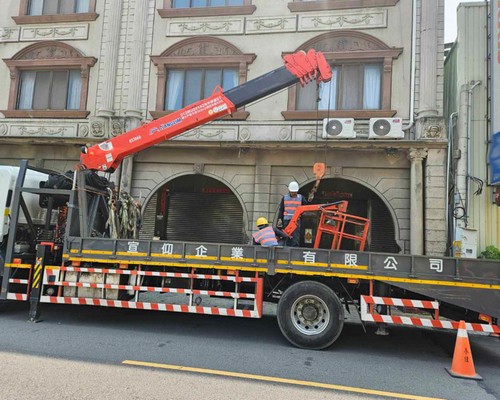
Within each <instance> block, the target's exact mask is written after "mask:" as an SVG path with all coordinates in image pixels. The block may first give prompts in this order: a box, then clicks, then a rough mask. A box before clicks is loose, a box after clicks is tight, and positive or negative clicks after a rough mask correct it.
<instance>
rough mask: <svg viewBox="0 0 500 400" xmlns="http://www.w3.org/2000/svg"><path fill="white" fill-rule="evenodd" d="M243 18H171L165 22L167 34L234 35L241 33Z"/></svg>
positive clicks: (242, 30) (243, 24)
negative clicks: (199, 19)
mask: <svg viewBox="0 0 500 400" xmlns="http://www.w3.org/2000/svg"><path fill="white" fill-rule="evenodd" d="M244 27H245V19H244V18H230V19H221V18H218V19H204V20H201V21H193V20H192V19H187V20H184V19H183V20H177V19H176V20H171V21H169V22H168V24H167V33H166V34H167V36H194V35H235V34H243V32H244Z"/></svg>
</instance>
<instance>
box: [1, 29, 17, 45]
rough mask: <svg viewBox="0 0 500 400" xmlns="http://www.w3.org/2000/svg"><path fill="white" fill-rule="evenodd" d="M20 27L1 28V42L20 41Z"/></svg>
mask: <svg viewBox="0 0 500 400" xmlns="http://www.w3.org/2000/svg"><path fill="white" fill-rule="evenodd" d="M20 30H21V28H20V27H14V28H10V27H9V28H0V43H7V42H17V41H19V32H20Z"/></svg>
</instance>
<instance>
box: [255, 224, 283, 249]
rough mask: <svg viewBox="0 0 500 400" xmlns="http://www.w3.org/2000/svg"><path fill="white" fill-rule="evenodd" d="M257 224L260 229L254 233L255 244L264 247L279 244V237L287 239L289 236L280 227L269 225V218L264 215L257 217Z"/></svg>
mask: <svg viewBox="0 0 500 400" xmlns="http://www.w3.org/2000/svg"><path fill="white" fill-rule="evenodd" d="M255 225H257V228H259V230H258V231H257V232H255V233H254V234H253V235H252V237H253V244H254V245H255V244H260V245H261V246H263V247H272V246H278V245H279V243H278V240H279V239H287V238H288V237H289V236H288V235H287V234H286V233H285V232H283V231H281V230H279V229H278V228H275V227H274V226H269V222H268V220H267V219H266V218H264V217H259V218H257V221H256V223H255Z"/></svg>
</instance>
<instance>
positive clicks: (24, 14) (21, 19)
mask: <svg viewBox="0 0 500 400" xmlns="http://www.w3.org/2000/svg"><path fill="white" fill-rule="evenodd" d="M96 1H97V0H90V4H89V12H86V13H72V14H50V15H49V14H46V15H29V14H28V12H29V9H28V8H29V0H20V1H19V15H16V16H13V17H12V19H13V20H14V21H15V22H16V24H18V25H24V24H49V23H58V22H83V21H95V20H96V19H97V17H99V14H97V13H96V12H95V8H96Z"/></svg>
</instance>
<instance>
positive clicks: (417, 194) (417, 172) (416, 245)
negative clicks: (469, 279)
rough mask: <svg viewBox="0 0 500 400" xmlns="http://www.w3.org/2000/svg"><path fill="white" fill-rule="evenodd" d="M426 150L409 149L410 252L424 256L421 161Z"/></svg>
mask: <svg viewBox="0 0 500 400" xmlns="http://www.w3.org/2000/svg"><path fill="white" fill-rule="evenodd" d="M426 157H427V149H417V148H410V150H409V152H408V159H409V160H410V162H411V169H410V215H411V219H410V252H411V254H414V255H419V254H424V184H423V169H422V161H423V160H424V158H426Z"/></svg>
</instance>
